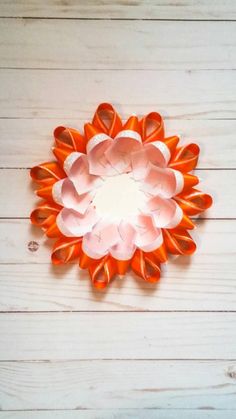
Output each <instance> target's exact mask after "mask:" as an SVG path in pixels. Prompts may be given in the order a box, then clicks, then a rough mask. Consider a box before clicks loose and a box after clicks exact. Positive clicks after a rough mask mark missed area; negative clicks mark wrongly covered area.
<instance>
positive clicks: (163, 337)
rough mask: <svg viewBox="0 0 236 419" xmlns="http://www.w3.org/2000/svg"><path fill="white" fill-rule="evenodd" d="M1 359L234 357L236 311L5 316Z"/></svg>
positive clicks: (0, 338)
mask: <svg viewBox="0 0 236 419" xmlns="http://www.w3.org/2000/svg"><path fill="white" fill-rule="evenodd" d="M0 330H1V335H0V360H1V361H4V360H9V361H15V360H48V359H56V360H73V359H77V360H78V359H154V358H155V359H231V360H233V359H234V360H236V347H235V344H234V343H235V339H236V313H224V316H222V315H221V313H212V312H208V313H188V312H185V313H170V312H169V313H168V312H167V313H155V312H153V313H148V312H146V313H139V312H137V313H133V312H129V313H127V312H119V313H118V312H117V313H103V312H97V313H89V312H88V313H69V312H68V313H1V315H0Z"/></svg>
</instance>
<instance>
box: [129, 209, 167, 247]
mask: <svg viewBox="0 0 236 419" xmlns="http://www.w3.org/2000/svg"><path fill="white" fill-rule="evenodd" d="M134 228H135V230H136V238H135V244H136V245H137V247H139V248H140V249H141V250H144V251H145V252H151V251H152V250H155V249H157V248H158V247H160V246H161V244H162V242H163V238H162V233H161V229H159V228H156V227H155V226H154V224H153V220H152V217H151V216H149V215H144V214H142V215H139V216H137V218H136V220H134Z"/></svg>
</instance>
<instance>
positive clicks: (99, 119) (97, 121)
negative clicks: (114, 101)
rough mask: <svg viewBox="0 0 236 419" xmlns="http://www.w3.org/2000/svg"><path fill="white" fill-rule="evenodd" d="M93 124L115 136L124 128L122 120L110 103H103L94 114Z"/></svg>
mask: <svg viewBox="0 0 236 419" xmlns="http://www.w3.org/2000/svg"><path fill="white" fill-rule="evenodd" d="M92 123H93V125H94V126H95V127H96V128H98V129H99V130H101V131H102V132H104V133H105V134H107V135H109V137H112V138H114V137H115V136H116V135H117V133H118V132H119V131H120V130H121V128H122V121H121V118H120V116H119V115H118V114H117V112H116V111H115V109H114V108H113V106H112V105H111V104H110V103H101V104H100V105H99V106H98V107H97V110H96V112H95V114H94V117H93V122H92Z"/></svg>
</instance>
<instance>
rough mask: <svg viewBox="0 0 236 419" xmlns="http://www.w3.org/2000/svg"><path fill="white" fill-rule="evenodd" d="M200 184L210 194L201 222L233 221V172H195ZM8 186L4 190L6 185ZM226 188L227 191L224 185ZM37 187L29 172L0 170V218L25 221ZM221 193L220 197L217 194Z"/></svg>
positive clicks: (235, 183)
mask: <svg viewBox="0 0 236 419" xmlns="http://www.w3.org/2000/svg"><path fill="white" fill-rule="evenodd" d="M195 173H196V174H197V176H199V178H200V180H201V182H200V183H199V186H198V187H199V189H200V190H203V191H205V192H207V193H210V194H211V195H212V197H213V199H214V205H213V206H212V208H210V209H209V210H208V211H206V212H205V213H204V214H202V215H201V218H205V217H207V218H236V209H235V205H234V200H233V199H232V194H233V191H234V190H235V188H236V170H226V171H224V170H209V171H207V170H197V171H196V172H195ZM7 184H8V185H11V187H10V188H6V185H7ZM226 184H227V188H225V185H226ZM35 189H37V185H36V184H33V182H31V180H30V176H29V170H26V169H2V170H0V190H1V201H0V217H12V218H15V217H29V214H30V213H31V211H32V210H33V208H34V207H35V206H36V205H37V203H38V202H41V201H40V199H38V197H35V195H34V190H35ZM223 190H224V195H223V197H222V196H221V191H223Z"/></svg>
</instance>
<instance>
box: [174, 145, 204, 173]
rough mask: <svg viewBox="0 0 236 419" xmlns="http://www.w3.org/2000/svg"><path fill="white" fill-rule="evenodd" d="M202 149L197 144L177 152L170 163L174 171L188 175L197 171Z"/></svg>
mask: <svg viewBox="0 0 236 419" xmlns="http://www.w3.org/2000/svg"><path fill="white" fill-rule="evenodd" d="M199 152H200V148H199V147H198V145H197V144H193V143H192V144H188V145H185V146H183V147H180V148H178V149H177V150H176V152H175V153H174V155H173V157H172V158H171V161H170V167H172V169H176V170H180V171H181V172H184V173H187V172H190V171H191V170H193V169H195V167H196V165H197V162H198V156H199Z"/></svg>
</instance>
